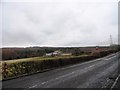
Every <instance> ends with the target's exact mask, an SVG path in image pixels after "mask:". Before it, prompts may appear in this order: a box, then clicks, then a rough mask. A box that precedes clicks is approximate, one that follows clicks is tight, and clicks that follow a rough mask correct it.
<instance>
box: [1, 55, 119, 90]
mask: <svg viewBox="0 0 120 90" xmlns="http://www.w3.org/2000/svg"><path fill="white" fill-rule="evenodd" d="M119 61H120V59H118V54H111V55H109V56H106V57H103V58H99V59H95V60H92V61H88V62H84V63H79V64H75V65H70V66H65V67H61V68H58V69H54V70H51V71H48V72H44V73H38V74H34V75H30V76H25V77H20V78H17V79H13V80H8V81H3V82H2V86H3V88H24V89H26V90H29V89H31V88H105V87H107V85H108V83H109V81H110V79H109V77H111V75H113V74H114V73H116V72H117V70H118V62H119Z"/></svg>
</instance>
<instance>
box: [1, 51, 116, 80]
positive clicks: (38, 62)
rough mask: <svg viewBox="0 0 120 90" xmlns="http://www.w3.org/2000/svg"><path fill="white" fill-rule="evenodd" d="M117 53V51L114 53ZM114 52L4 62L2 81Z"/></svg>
mask: <svg viewBox="0 0 120 90" xmlns="http://www.w3.org/2000/svg"><path fill="white" fill-rule="evenodd" d="M114 52H115V51H114ZM110 53H113V51H102V52H100V53H99V55H100V56H99V55H82V56H59V57H34V58H25V59H16V60H9V61H2V67H1V68H2V79H3V80H4V79H8V78H11V77H17V76H20V75H24V74H30V73H35V72H39V71H44V70H46V69H52V68H55V67H61V66H65V65H70V64H75V63H79V62H83V61H88V60H92V59H95V58H97V57H103V56H106V55H108V54H110Z"/></svg>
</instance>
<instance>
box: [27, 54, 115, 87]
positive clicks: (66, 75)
mask: <svg viewBox="0 0 120 90" xmlns="http://www.w3.org/2000/svg"><path fill="white" fill-rule="evenodd" d="M113 57H115V56H113ZM113 57H111V58H113ZM104 58H105V57H104ZM104 58H99V59H96V60H92V61H88V62H85V63H81V64H77V65H72V66H69V67H65V68H60V70H61V69H66V68H71V67H75V66H78V65H84V64H87V63H90V62H95V61H99V60H101V59H104ZM111 58H108V60H109V59H111ZM94 66H96V65H91V66H89V67H87V68H84V69H83V72H86V71H85V70H88V69H91V68H92V67H94ZM80 70H81V69H80ZM80 70H76V71H74V72H71V73H68V74H65V75H63V76H59V77H57V78H55V79H51V80H49V81H45V82H42V83H41V84H38V85H44V84H46V83H49V82H51V81H54V80H58V79H61V78H64V77H68V76H71V75H72V74H74V73H77V72H79V71H80ZM38 85H37V84H36V85H34V86H32V87H28V89H30V88H34V87H37V86H38Z"/></svg>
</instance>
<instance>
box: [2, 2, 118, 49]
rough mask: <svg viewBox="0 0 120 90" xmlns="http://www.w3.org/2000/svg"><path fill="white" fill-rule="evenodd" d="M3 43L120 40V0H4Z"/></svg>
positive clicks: (72, 43) (64, 43) (86, 43)
mask: <svg viewBox="0 0 120 90" xmlns="http://www.w3.org/2000/svg"><path fill="white" fill-rule="evenodd" d="M0 7H2V8H1V9H0V11H2V12H0V13H2V14H0V18H1V19H0V25H1V30H0V33H1V34H2V35H1V37H2V45H0V46H2V47H29V46H53V47H54V46H55V47H56V46H59V47H61V46H65V47H66V46H77V47H81V46H83V47H84V46H96V45H97V46H98V45H109V44H110V35H112V41H113V43H114V44H116V43H117V42H118V0H39V1H38V0H4V1H3V0H2V2H1V3H0Z"/></svg>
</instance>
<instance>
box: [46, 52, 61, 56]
mask: <svg viewBox="0 0 120 90" xmlns="http://www.w3.org/2000/svg"><path fill="white" fill-rule="evenodd" d="M60 55H61V51H54V52H51V53H46V56H60Z"/></svg>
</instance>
